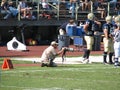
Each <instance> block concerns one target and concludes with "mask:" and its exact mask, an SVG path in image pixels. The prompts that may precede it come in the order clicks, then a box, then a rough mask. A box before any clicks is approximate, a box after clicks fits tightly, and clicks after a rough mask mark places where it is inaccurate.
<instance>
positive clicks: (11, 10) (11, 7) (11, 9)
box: [8, 0, 18, 17]
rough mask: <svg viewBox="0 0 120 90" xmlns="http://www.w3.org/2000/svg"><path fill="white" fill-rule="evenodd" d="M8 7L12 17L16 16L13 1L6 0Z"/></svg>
mask: <svg viewBox="0 0 120 90" xmlns="http://www.w3.org/2000/svg"><path fill="white" fill-rule="evenodd" d="M8 9H9V10H10V12H11V14H12V16H13V17H16V16H17V15H18V9H17V8H16V7H15V6H14V5H13V1H12V0H9V1H8Z"/></svg>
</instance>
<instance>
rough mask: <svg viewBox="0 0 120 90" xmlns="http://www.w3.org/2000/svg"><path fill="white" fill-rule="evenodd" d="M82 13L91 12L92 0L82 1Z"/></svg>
mask: <svg viewBox="0 0 120 90" xmlns="http://www.w3.org/2000/svg"><path fill="white" fill-rule="evenodd" d="M81 5H82V11H85V10H91V0H82V3H81Z"/></svg>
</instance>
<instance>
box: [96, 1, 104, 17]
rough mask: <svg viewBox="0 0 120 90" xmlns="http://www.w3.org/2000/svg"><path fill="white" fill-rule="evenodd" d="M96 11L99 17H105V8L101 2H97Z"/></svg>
mask: <svg viewBox="0 0 120 90" xmlns="http://www.w3.org/2000/svg"><path fill="white" fill-rule="evenodd" d="M97 11H98V13H100V14H101V19H103V18H104V17H106V10H105V8H104V6H103V5H102V4H101V3H99V4H98V7H97Z"/></svg>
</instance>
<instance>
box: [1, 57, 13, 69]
mask: <svg viewBox="0 0 120 90" xmlns="http://www.w3.org/2000/svg"><path fill="white" fill-rule="evenodd" d="M8 69H13V64H12V61H11V60H10V59H9V58H4V60H3V64H2V70H8Z"/></svg>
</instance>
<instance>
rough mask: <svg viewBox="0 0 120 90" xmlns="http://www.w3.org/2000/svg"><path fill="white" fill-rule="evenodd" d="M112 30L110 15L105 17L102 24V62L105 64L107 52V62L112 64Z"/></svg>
mask: <svg viewBox="0 0 120 90" xmlns="http://www.w3.org/2000/svg"><path fill="white" fill-rule="evenodd" d="M113 31H114V25H113V24H112V17H111V16H107V17H106V23H105V24H104V25H103V33H104V38H103V43H104V52H103V63H104V64H105V65H106V64H108V63H107V54H108V53H109V64H113V61H112V56H113V54H114V49H113V37H112V35H111V34H112V32H113Z"/></svg>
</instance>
